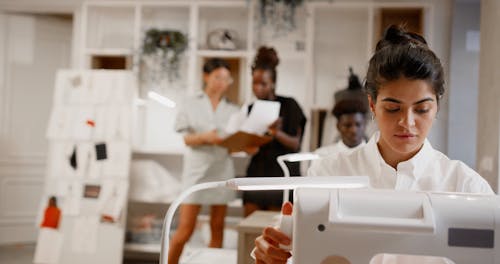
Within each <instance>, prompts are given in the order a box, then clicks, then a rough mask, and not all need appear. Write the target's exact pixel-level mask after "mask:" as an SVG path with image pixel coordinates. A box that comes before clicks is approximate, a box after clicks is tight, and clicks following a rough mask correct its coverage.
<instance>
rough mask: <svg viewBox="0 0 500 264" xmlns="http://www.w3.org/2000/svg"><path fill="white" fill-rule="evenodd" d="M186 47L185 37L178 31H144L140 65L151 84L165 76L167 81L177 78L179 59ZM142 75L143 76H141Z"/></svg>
mask: <svg viewBox="0 0 500 264" xmlns="http://www.w3.org/2000/svg"><path fill="white" fill-rule="evenodd" d="M187 45H188V40H187V37H186V36H185V35H184V34H183V33H182V32H180V31H175V30H159V29H155V28H153V29H149V30H148V31H146V34H145V37H144V41H143V45H142V50H141V64H143V66H144V67H145V69H144V70H146V71H147V74H146V75H149V76H150V78H152V79H153V80H150V81H153V82H160V81H161V80H162V79H164V78H165V76H166V77H167V78H168V80H169V81H173V80H175V79H178V78H179V76H180V75H179V66H180V57H181V55H182V53H183V52H184V51H185V50H186V48H187ZM141 75H144V74H141Z"/></svg>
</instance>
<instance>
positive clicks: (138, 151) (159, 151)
mask: <svg viewBox="0 0 500 264" xmlns="http://www.w3.org/2000/svg"><path fill="white" fill-rule="evenodd" d="M132 154H146V155H148V154H149V155H176V156H182V155H184V150H181V149H160V148H157V149H155V148H140V147H134V148H133V149H132Z"/></svg>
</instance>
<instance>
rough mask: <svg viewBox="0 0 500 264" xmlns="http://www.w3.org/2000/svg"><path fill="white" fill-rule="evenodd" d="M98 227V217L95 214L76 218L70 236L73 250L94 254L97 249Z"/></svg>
mask: <svg viewBox="0 0 500 264" xmlns="http://www.w3.org/2000/svg"><path fill="white" fill-rule="evenodd" d="M98 228H99V218H98V217H97V216H93V217H90V216H88V217H78V218H76V219H75V222H74V225H73V231H72V236H71V238H72V243H71V245H72V250H73V252H75V253H87V254H94V253H95V252H96V251H97V231H98Z"/></svg>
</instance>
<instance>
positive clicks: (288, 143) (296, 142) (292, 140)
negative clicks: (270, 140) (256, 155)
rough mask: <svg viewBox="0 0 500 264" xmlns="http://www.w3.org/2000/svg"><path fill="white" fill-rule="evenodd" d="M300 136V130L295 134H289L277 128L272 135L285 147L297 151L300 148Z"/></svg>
mask: <svg viewBox="0 0 500 264" xmlns="http://www.w3.org/2000/svg"><path fill="white" fill-rule="evenodd" d="M301 137H302V131H300V130H299V131H298V133H297V135H296V136H290V135H288V134H287V133H285V132H283V131H281V130H278V131H276V134H275V135H274V138H275V139H276V140H277V141H278V142H279V143H281V144H282V145H283V146H285V147H286V148H287V149H289V150H292V151H298V150H299V149H300V138H301Z"/></svg>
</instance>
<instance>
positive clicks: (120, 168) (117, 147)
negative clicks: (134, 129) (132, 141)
mask: <svg viewBox="0 0 500 264" xmlns="http://www.w3.org/2000/svg"><path fill="white" fill-rule="evenodd" d="M106 150H107V154H108V159H107V160H106V161H105V162H104V163H103V171H102V177H105V178H108V177H116V178H124V177H127V175H128V172H129V169H130V152H131V150H130V145H129V144H128V143H125V142H122V141H109V142H107V143H106Z"/></svg>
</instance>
